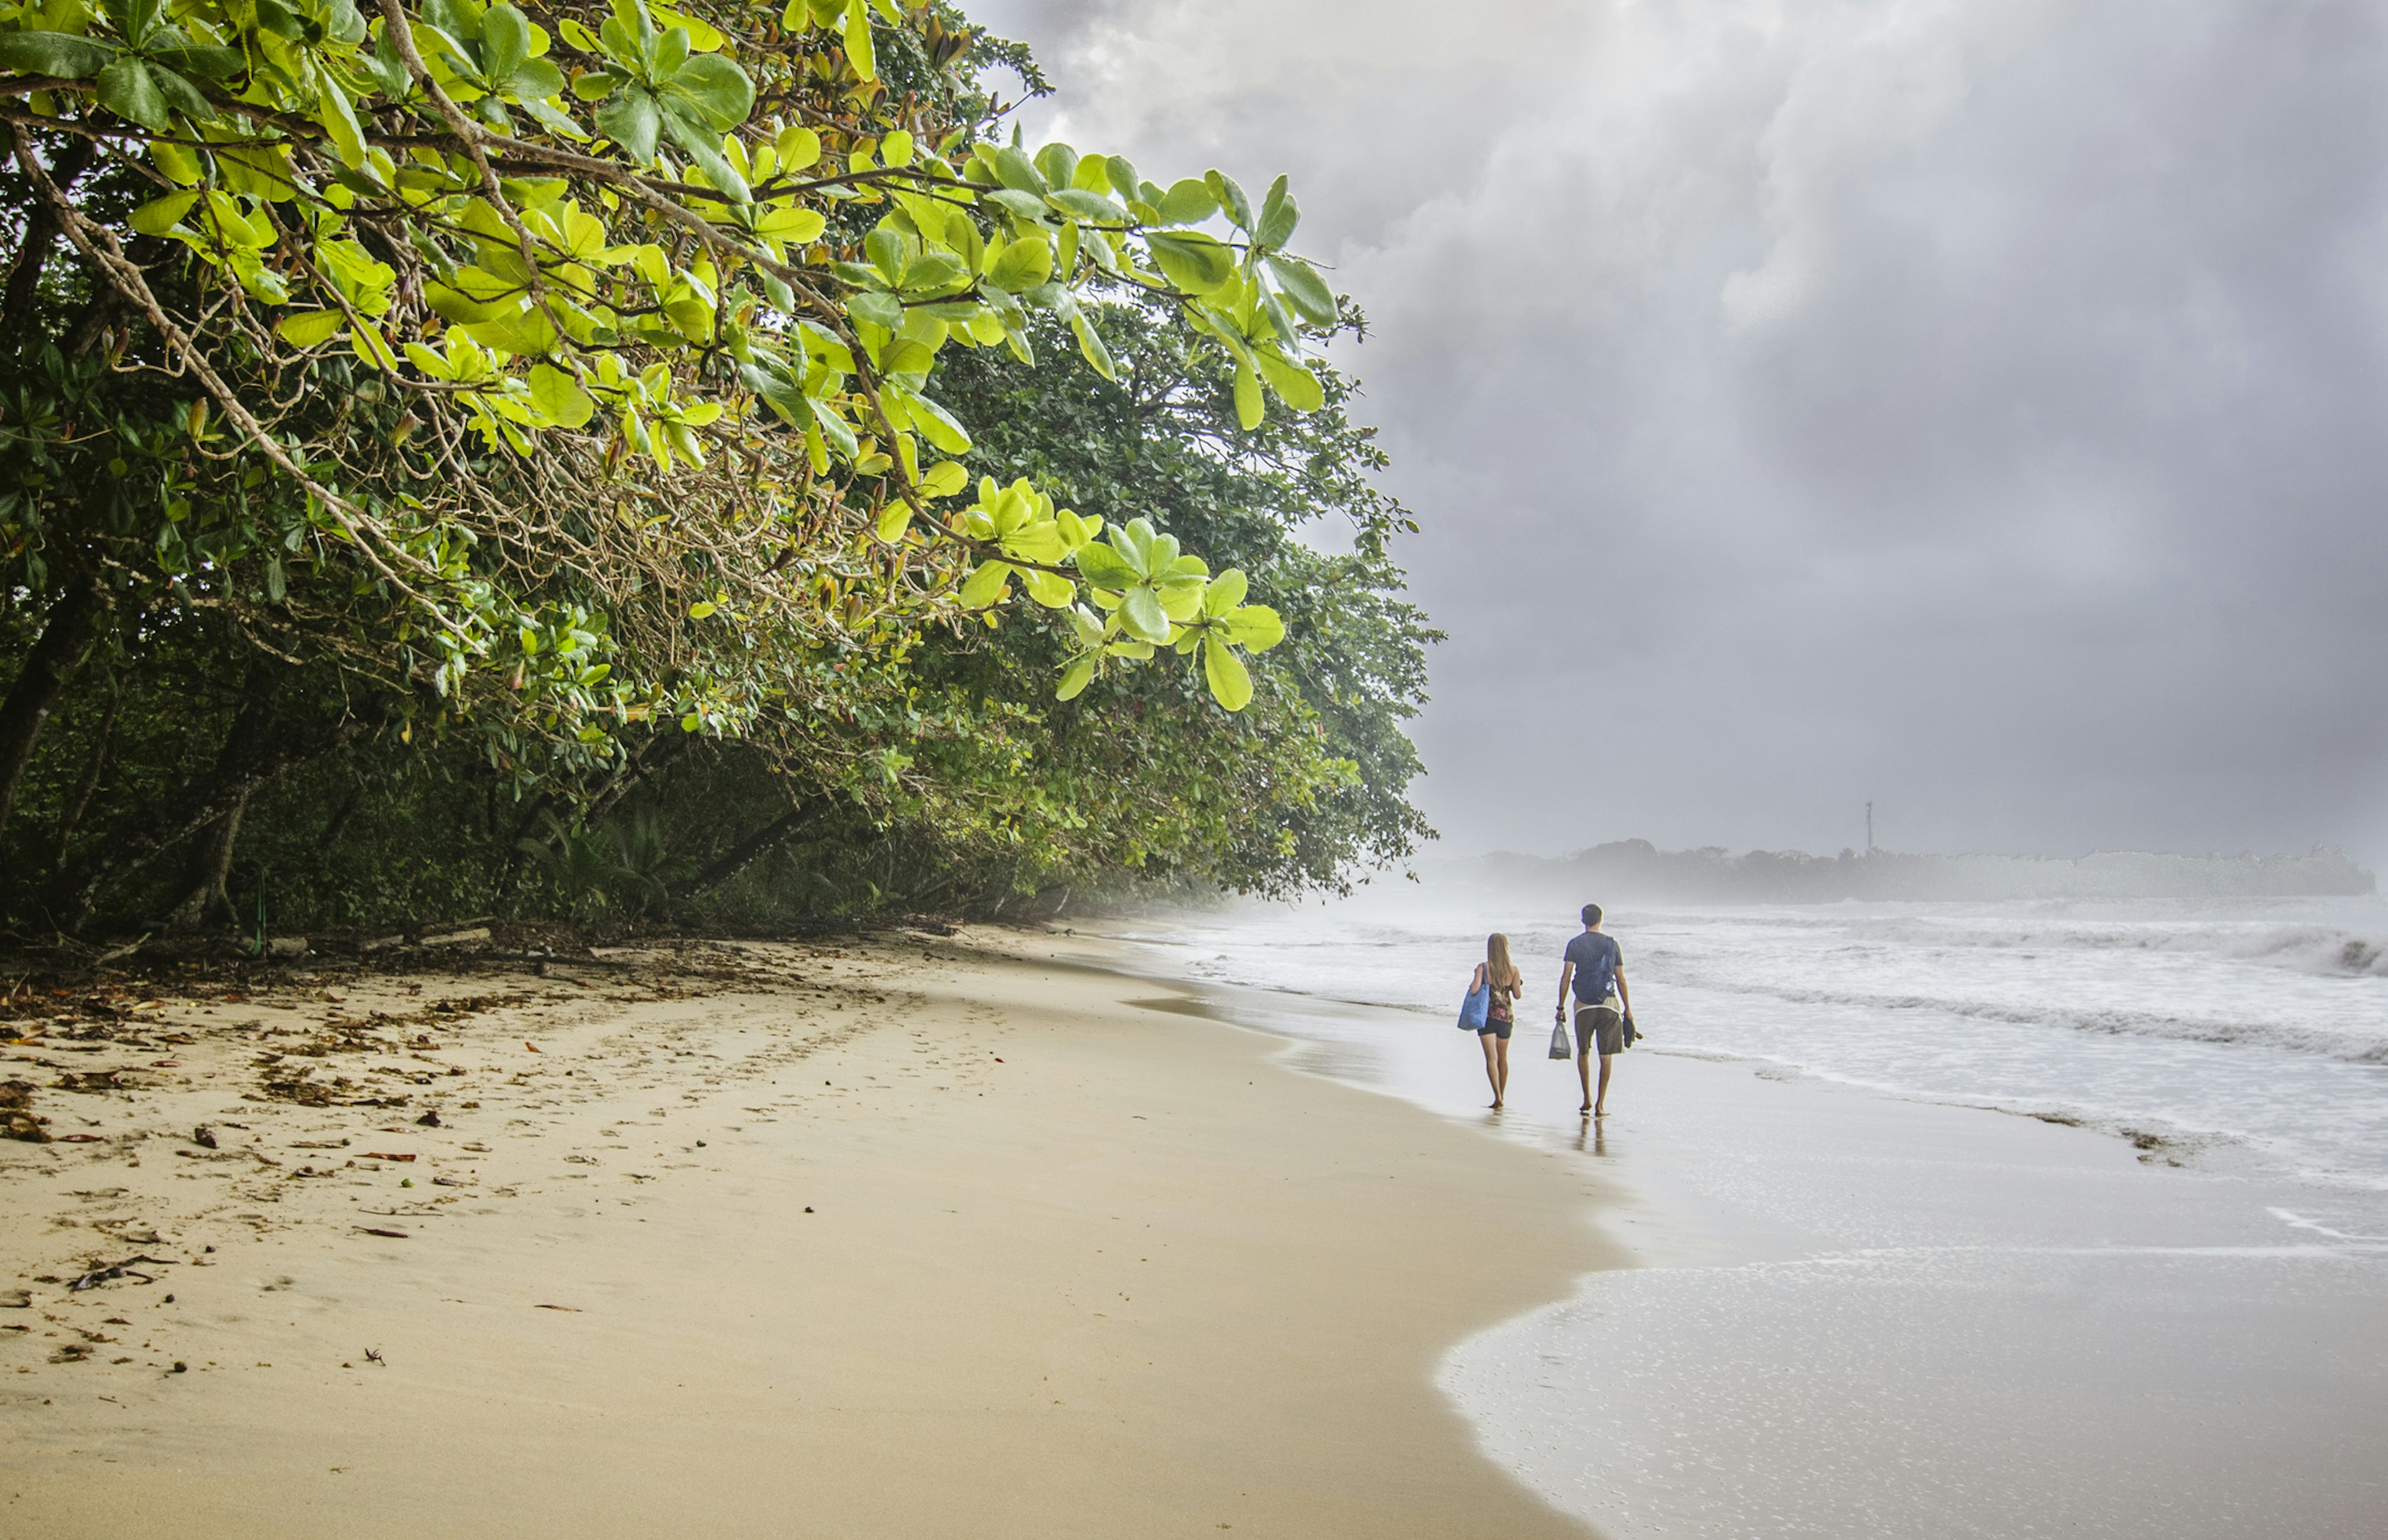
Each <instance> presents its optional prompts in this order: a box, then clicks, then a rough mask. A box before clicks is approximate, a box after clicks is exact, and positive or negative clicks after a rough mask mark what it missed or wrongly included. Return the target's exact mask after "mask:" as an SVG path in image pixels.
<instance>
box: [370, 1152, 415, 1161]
mask: <svg viewBox="0 0 2388 1540" xmlns="http://www.w3.org/2000/svg"><path fill="white" fill-rule="evenodd" d="M365 1158H366V1159H367V1160H413V1158H414V1155H413V1153H412V1152H409V1153H408V1154H405V1155H391V1154H390V1153H389V1152H388V1151H387V1150H367V1151H366V1152H365Z"/></svg>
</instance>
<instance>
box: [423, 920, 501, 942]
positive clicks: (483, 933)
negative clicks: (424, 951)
mask: <svg viewBox="0 0 2388 1540" xmlns="http://www.w3.org/2000/svg"><path fill="white" fill-rule="evenodd" d="M486 940H489V927H488V926H486V925H476V926H475V927H473V928H471V929H469V930H451V931H450V932H448V933H447V934H446V935H444V936H426V937H424V938H423V944H424V945H425V946H464V945H465V944H467V943H469V942H472V941H486Z"/></svg>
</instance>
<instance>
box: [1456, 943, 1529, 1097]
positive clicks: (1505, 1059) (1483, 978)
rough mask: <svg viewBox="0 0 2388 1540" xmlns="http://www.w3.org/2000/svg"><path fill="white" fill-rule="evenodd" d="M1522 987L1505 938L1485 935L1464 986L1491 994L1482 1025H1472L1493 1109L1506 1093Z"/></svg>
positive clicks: (1520, 977)
mask: <svg viewBox="0 0 2388 1540" xmlns="http://www.w3.org/2000/svg"><path fill="white" fill-rule="evenodd" d="M1525 988H1526V976H1525V975H1524V974H1522V973H1519V972H1518V966H1517V965H1516V964H1515V963H1512V962H1511V961H1509V938H1508V937H1506V936H1504V935H1501V934H1500V933H1499V932H1497V931H1496V932H1494V933H1493V935H1492V936H1489V937H1487V938H1486V939H1485V942H1484V961H1482V962H1480V963H1479V964H1477V965H1476V971H1475V973H1474V974H1472V975H1470V976H1469V978H1468V980H1467V990H1468V992H1469V993H1470V994H1473V993H1474V992H1475V991H1478V990H1483V991H1487V992H1488V993H1489V995H1490V996H1491V998H1490V999H1489V1000H1488V1001H1487V1002H1486V1004H1485V1007H1484V1025H1483V1026H1481V1027H1480V1028H1478V1029H1476V1041H1479V1042H1480V1043H1482V1044H1483V1045H1484V1078H1485V1079H1488V1080H1491V1081H1492V1082H1493V1108H1494V1110H1495V1111H1498V1110H1499V1109H1500V1108H1501V1107H1502V1106H1503V1105H1506V1103H1507V1101H1508V1097H1509V1029H1510V1028H1511V1027H1512V1026H1513V1025H1514V1024H1515V1021H1516V1016H1517V1013H1516V1011H1515V1009H1514V1007H1515V1006H1516V1004H1517V1002H1518V995H1520V994H1522V993H1523V992H1525Z"/></svg>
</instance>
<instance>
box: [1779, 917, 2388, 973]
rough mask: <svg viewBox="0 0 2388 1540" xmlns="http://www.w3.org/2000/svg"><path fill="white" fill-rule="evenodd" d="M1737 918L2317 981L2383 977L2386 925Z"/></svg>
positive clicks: (1899, 939)
mask: <svg viewBox="0 0 2388 1540" xmlns="http://www.w3.org/2000/svg"><path fill="white" fill-rule="evenodd" d="M1734 918H1735V919H1736V920H1739V921H1740V922H1741V923H1745V924H1748V923H1755V924H1757V925H1759V926H1760V927H1761V928H1768V929H1780V930H1786V931H1791V932H1795V933H1798V934H1802V935H1805V936H1809V937H1813V936H1814V935H1816V934H1817V933H1818V932H1822V931H1836V932H1838V933H1839V934H1840V935H1841V936H1843V937H1844V938H1846V939H1847V940H1848V941H1849V942H1851V943H1854V944H1859V945H1880V946H1894V947H1913V948H1921V949H1925V950H1930V949H1937V948H1952V947H1954V948H1981V949H1983V950H1986V951H1995V952H2013V951H2026V950H2048V951H2064V952H2083V953H2172V954H2177V955H2184V956H2192V957H2212V958H2217V959H2220V960H2223V961H2228V962H2240V963H2255V964H2261V965H2264V966H2272V967H2280V968H2286V969H2289V970H2292V971H2293V972H2297V973H2303V974H2307V975H2311V976H2314V977H2317V978H2388V930H2376V929H2370V928H2360V929H2358V928H2349V927H2346V926H2344V925H2333V924H2331V923H2328V922H2325V921H2282V920H2269V921H2255V920H2213V919H2206V920H2203V921H2187V922H2184V921H2180V920H2167V919H2134V920H2111V919H2110V920H2090V919H2077V918H2068V917H2064V916H2052V917H2051V918H2049V919H2047V920H2033V919H2018V918H2016V917H2014V916H2013V915H2000V916H1997V917H1995V918H1989V917H1985V918H1975V917H1974V916H1971V915H1948V914H1940V915H1863V916H1848V915H1843V916H1835V917H1831V918H1824V917H1820V916H1810V915H1802V916H1798V917H1797V918H1796V919H1778V918H1777V917H1775V916H1772V915H1770V916H1764V917H1762V918H1761V917H1759V916H1752V915H1736V916H1734Z"/></svg>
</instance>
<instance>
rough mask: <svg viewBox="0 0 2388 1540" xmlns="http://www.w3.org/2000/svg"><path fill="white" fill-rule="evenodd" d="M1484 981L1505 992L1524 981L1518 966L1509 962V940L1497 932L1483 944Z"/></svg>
mask: <svg viewBox="0 0 2388 1540" xmlns="http://www.w3.org/2000/svg"><path fill="white" fill-rule="evenodd" d="M1484 981H1485V982H1486V983H1488V984H1491V985H1493V986H1495V987H1496V988H1499V989H1505V990H1514V989H1516V988H1517V987H1518V985H1520V984H1523V983H1524V982H1525V981H1526V976H1525V975H1524V974H1522V973H1519V972H1518V965H1517V964H1515V963H1513V962H1511V961H1509V938H1508V937H1506V936H1504V935H1502V934H1501V933H1500V932H1499V931H1497V930H1496V931H1494V932H1493V934H1492V935H1491V936H1490V937H1489V938H1487V939H1486V940H1485V942H1484Z"/></svg>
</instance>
